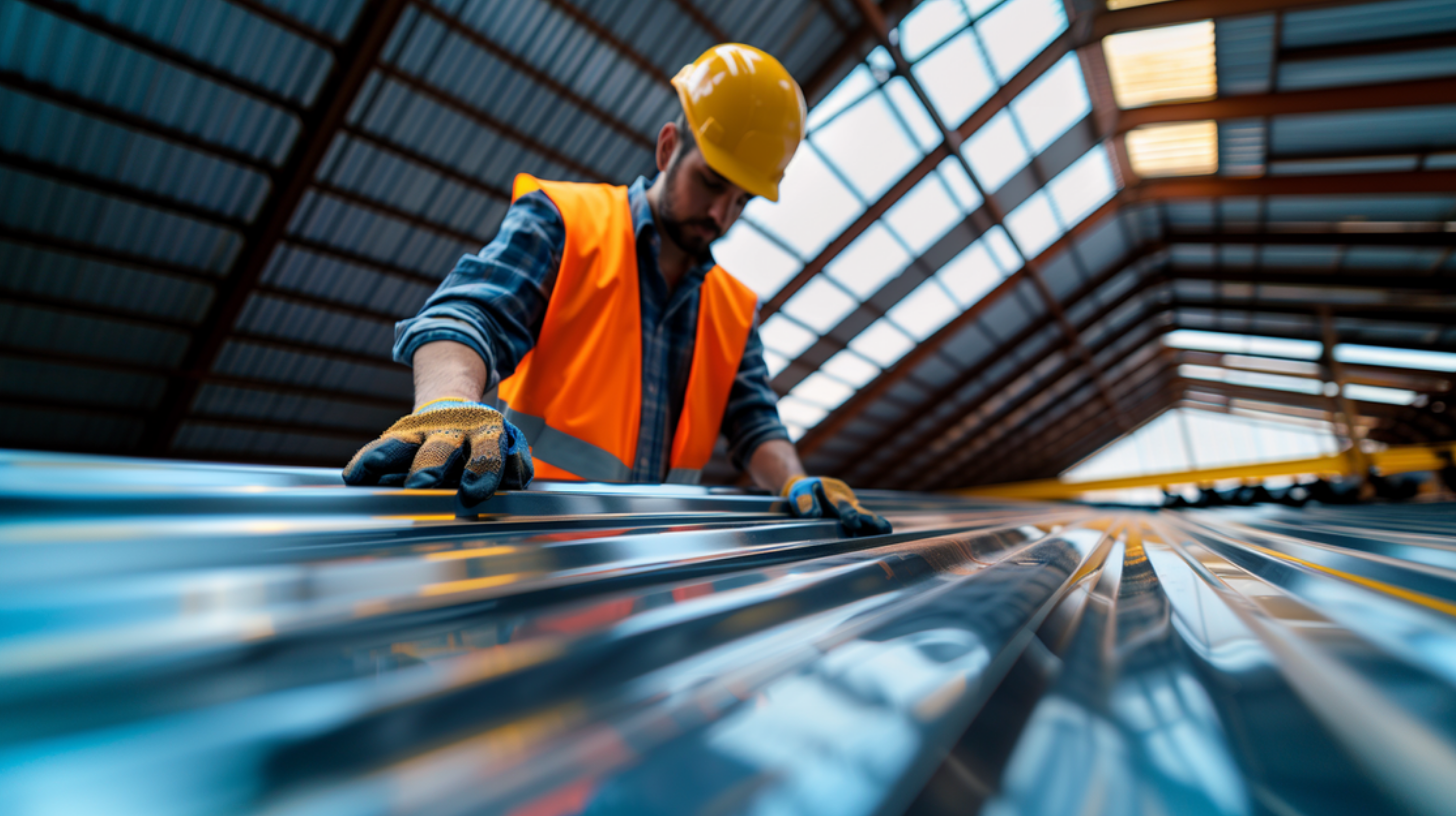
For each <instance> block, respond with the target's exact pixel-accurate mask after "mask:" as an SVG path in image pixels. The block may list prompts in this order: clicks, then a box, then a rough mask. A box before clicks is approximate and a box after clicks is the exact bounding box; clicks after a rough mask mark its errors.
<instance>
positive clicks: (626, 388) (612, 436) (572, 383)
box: [500, 174, 758, 484]
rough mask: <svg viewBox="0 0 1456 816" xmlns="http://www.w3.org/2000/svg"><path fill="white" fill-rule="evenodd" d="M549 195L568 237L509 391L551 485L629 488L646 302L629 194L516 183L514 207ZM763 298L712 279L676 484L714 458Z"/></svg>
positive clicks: (702, 302) (517, 420)
mask: <svg viewBox="0 0 1456 816" xmlns="http://www.w3.org/2000/svg"><path fill="white" fill-rule="evenodd" d="M534 190H541V191H542V192H544V193H545V194H546V195H547V196H548V197H549V198H550V199H551V202H552V203H553V204H555V205H556V208H557V210H558V212H560V213H561V220H562V222H563V223H564V224H565V226H566V242H565V246H564V247H563V249H562V253H561V266H560V269H559V270H558V271H557V275H556V283H555V286H554V288H553V290H552V294H551V299H550V301H549V302H548V303H547V306H546V316H545V317H544V318H543V320H542V324H541V332H540V335H539V336H538V337H537V340H536V345H535V347H534V348H533V349H532V350H531V351H530V352H528V353H527V354H526V355H525V356H524V357H523V358H522V359H521V361H520V363H519V364H518V365H517V366H516V370H515V372H514V373H513V374H512V375H511V376H510V377H508V378H506V379H505V380H504V381H502V382H501V384H500V398H501V401H502V402H503V403H505V405H507V406H508V410H507V413H506V416H507V418H509V419H510V420H511V422H512V423H514V424H515V425H516V426H517V427H519V428H520V429H521V430H522V431H523V432H525V434H526V438H527V439H529V440H530V442H531V453H532V455H533V456H534V458H535V459H536V475H537V476H538V477H540V478H545V479H574V480H587V481H603V482H608V481H610V482H621V481H626V480H627V479H628V478H629V477H630V476H631V473H632V465H633V463H634V462H635V461H636V458H637V439H638V430H639V427H640V425H641V421H642V311H641V309H642V304H641V297H640V292H639V282H638V274H639V273H638V269H637V238H636V231H635V230H634V229H633V227H632V213H631V207H630V205H629V203H628V200H627V188H625V187H613V186H611V185H606V184H575V183H570V182H559V181H541V180H538V179H535V178H532V177H531V176H528V175H525V174H522V175H519V176H517V177H516V181H515V189H514V191H513V196H512V198H513V200H514V199H515V198H519V197H521V196H523V195H525V194H526V193H528V192H532V191H534ZM757 306H758V296H757V295H756V294H755V293H754V292H753V290H751V289H749V288H748V287H747V286H745V285H743V284H742V283H740V282H739V281H738V280H736V279H735V278H733V276H732V275H729V274H728V273H727V272H725V271H723V269H721V268H719V267H714V268H713V269H712V270H711V271H709V273H708V275H707V277H706V278H704V280H703V284H702V290H701V295H700V297H699V303H698V325H697V332H696V335H695V338H694V347H693V360H692V367H691V368H690V370H689V373H688V385H687V391H686V393H685V395H684V400H683V410H682V415H681V416H680V417H679V418H678V423H677V430H676V432H675V433H674V435H673V440H672V448H671V452H670V458H669V466H670V467H671V471H670V472H669V473H668V476H667V478H668V481H670V482H676V483H684V484H694V483H697V482H698V481H699V478H700V476H701V471H702V469H703V466H704V465H706V464H707V463H708V460H709V458H711V457H712V455H713V445H714V443H715V442H716V441H717V438H718V431H719V428H720V427H721V426H722V423H723V411H724V409H725V408H726V407H727V405H728V393H729V391H730V390H731V389H732V387H733V380H734V378H735V377H736V376H737V374H738V365H739V363H740V362H741V361H742V359H743V350H744V346H745V345H746V344H747V341H748V333H749V331H750V329H751V328H752V326H753V316H754V312H755V310H756V309H757Z"/></svg>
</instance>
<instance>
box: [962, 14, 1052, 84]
mask: <svg viewBox="0 0 1456 816" xmlns="http://www.w3.org/2000/svg"><path fill="white" fill-rule="evenodd" d="M1066 27H1067V12H1066V9H1065V8H1063V6H1062V0H1009V1H1008V2H1006V3H1003V4H1002V5H1001V7H1000V8H998V9H996V10H995V11H993V12H991V13H990V14H988V15H986V18H985V19H983V20H981V21H980V22H978V23H976V30H977V31H979V32H980V33H981V41H982V42H984V43H985V44H986V52H987V55H988V56H989V57H990V58H991V65H992V66H993V67H994V68H995V69H996V75H997V76H999V77H1000V78H1001V81H1002V82H1005V81H1006V80H1008V79H1010V78H1011V77H1012V76H1013V75H1015V73H1016V72H1017V71H1019V70H1021V68H1022V66H1024V65H1026V64H1027V63H1028V62H1031V58H1032V57H1034V56H1036V55H1037V54H1039V53H1041V50H1042V49H1043V48H1045V47H1046V45H1047V43H1049V42H1051V41H1052V40H1053V39H1054V38H1055V37H1056V36H1057V35H1058V34H1060V33H1062V30H1063V29H1065V28H1066Z"/></svg>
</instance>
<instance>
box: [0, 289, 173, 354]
mask: <svg viewBox="0 0 1456 816" xmlns="http://www.w3.org/2000/svg"><path fill="white" fill-rule="evenodd" d="M0 345H5V346H8V347H10V348H32V349H37V350H40V351H54V352H59V353H62V354H76V355H80V356H82V357H90V358H95V359H101V360H116V361H119V362H129V363H140V364H144V365H156V366H175V365H177V363H179V362H180V361H181V359H182V352H183V351H184V350H185V349H186V346H187V336H186V335H185V334H183V333H182V332H180V331H178V330H176V329H168V328H156V327H151V326H145V325H139V324H137V323H135V322H130V321H123V320H112V319H109V318H105V319H103V318H97V317H87V316H83V315H77V314H68V313H65V312H61V311H57V310H55V309H51V308H47V307H44V306H21V305H19V304H16V303H11V302H6V301H4V300H0Z"/></svg>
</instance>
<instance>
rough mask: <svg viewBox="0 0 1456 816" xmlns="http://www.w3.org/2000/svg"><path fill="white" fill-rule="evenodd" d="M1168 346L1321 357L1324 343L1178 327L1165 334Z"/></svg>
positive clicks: (1279, 355)
mask: <svg viewBox="0 0 1456 816" xmlns="http://www.w3.org/2000/svg"><path fill="white" fill-rule="evenodd" d="M1163 345H1165V346H1168V347H1169V348H1182V349H1194V350H1196V351H1222V352H1232V353H1234V354H1258V355H1261V356H1264V357H1289V358H1291V359H1295V360H1318V359H1319V358H1320V354H1321V351H1322V349H1323V346H1322V345H1320V344H1319V343H1317V342H1315V341H1313V340H1288V339H1285V338H1282V337H1259V336H1257V335H1249V334H1224V333H1222V332H1205V331H1195V330H1193V329H1179V330H1178V331H1173V332H1169V333H1167V334H1165V335H1163Z"/></svg>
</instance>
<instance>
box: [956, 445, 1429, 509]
mask: <svg viewBox="0 0 1456 816" xmlns="http://www.w3.org/2000/svg"><path fill="white" fill-rule="evenodd" d="M1451 456H1456V443H1445V444H1439V445H1407V446H1403V447H1398V448H1388V449H1386V450H1383V451H1380V452H1378V453H1371V454H1361V455H1360V459H1363V460H1365V461H1368V463H1369V465H1370V467H1372V468H1374V469H1375V471H1376V473H1378V474H1379V475H1381V476H1391V475H1394V474H1397V473H1417V472H1421V471H1428V470H1440V469H1441V468H1443V467H1447V466H1449V464H1450V458H1449V457H1451ZM1352 460H1353V457H1352V451H1351V450H1349V449H1347V450H1345V451H1344V452H1343V453H1338V454H1334V455H1333V456H1316V457H1314V458H1312V459H1290V460H1285V461H1279V462H1260V463H1257V464H1251V465H1231V466H1228V467H1216V468H1200V469H1198V470H1184V471H1178V472H1173V473H1150V474H1147V475H1143V476H1126V477H1122V478H1117V479H1096V480H1092V481H1085V482H1064V481H1062V480H1060V479H1039V480H1036V481H1031V482H1013V483H1011V484H1000V485H987V486H985V487H972V488H967V489H964V490H953V491H949V492H951V493H952V494H955V495H960V496H966V497H982V498H997V499H1071V498H1076V497H1077V496H1080V495H1082V494H1084V493H1091V492H1093V491H1098V490H1127V489H1129V488H1136V487H1167V486H1171V485H1189V484H1191V485H1204V484H1212V483H1213V482H1218V481H1224V480H1227V479H1248V480H1263V479H1272V478H1275V477H1279V476H1354V475H1357V474H1360V473H1361V471H1362V468H1361V466H1360V465H1361V462H1360V461H1359V460H1353V461H1352Z"/></svg>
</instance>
